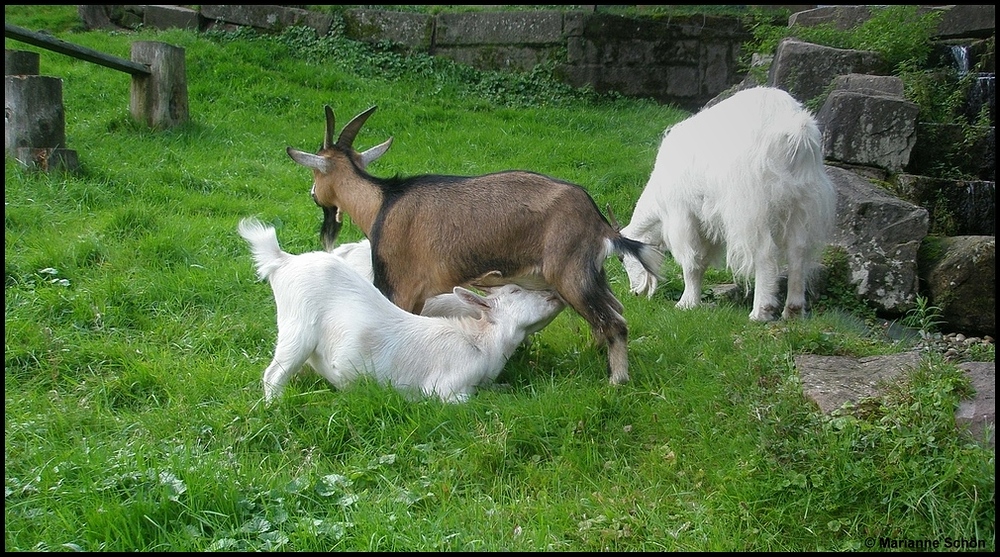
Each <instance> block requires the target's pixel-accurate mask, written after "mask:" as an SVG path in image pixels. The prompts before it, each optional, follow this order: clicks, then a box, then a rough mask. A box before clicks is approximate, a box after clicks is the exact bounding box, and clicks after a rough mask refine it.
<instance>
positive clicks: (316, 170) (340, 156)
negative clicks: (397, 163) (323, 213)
mask: <svg viewBox="0 0 1000 557" xmlns="http://www.w3.org/2000/svg"><path fill="white" fill-rule="evenodd" d="M376 108H378V107H377V106H373V107H371V108H369V109H368V110H366V111H364V112H362V113H361V114H358V115H357V116H355V117H354V118H353V119H352V120H351V121H350V122H348V123H347V125H346V126H344V129H343V130H341V132H340V136H339V137H338V138H337V142H336V143H334V141H333V132H334V129H335V127H336V126H335V120H334V117H333V109H332V108H330V106H329V105H327V106H326V107H325V109H326V133H325V134H324V135H323V146H322V147H321V148H320V150H319V151H318V152H317V153H316V154H315V155H313V154H311V153H306V152H304V151H299V150H297V149H294V148H292V147H287V148H286V149H285V150H286V151H287V152H288V156H290V157H291V158H292V160H294V161H295V162H297V163H299V164H301V165H302V166H305V167H306V168H311V169H312V170H313V185H312V191H311V192H310V193H311V195H312V198H313V201H315V202H316V204H317V205H319V206H320V207H324V208H331V209H339V207H341V201H340V195H341V193H340V192H341V191H342V188H341V184H343V183H344V182H346V181H349V180H352V179H353V178H355V177H356V176H357V174H358V172H359V171H360V172H363V171H364V170H365V169H366V168H367V167H368V165H369V164H371V163H372V161H374V160H376V159H378V158H379V157H381V156H382V155H383V154H385V152H386V151H388V150H389V146H390V145H392V138H391V137H390V138H389V139H387V140H386V141H385V142H383V143H380V144H378V145H376V146H374V147H372V148H371V149H368V150H366V151H363V152H360V153H359V152H358V151H355V150H354V138H355V137H356V136H357V135H358V131H359V130H360V129H361V126H362V125H363V124H364V123H365V121H366V120H367V119H368V117H369V116H371V114H372V113H373V112H375V109H376Z"/></svg>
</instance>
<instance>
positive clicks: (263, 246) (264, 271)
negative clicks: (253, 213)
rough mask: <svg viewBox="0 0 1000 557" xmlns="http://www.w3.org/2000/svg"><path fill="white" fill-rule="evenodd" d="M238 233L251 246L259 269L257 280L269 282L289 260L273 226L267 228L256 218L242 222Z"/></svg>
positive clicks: (251, 251)
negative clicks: (279, 243) (282, 264)
mask: <svg viewBox="0 0 1000 557" xmlns="http://www.w3.org/2000/svg"><path fill="white" fill-rule="evenodd" d="M237 232H239V234H240V236H242V237H243V239H244V240H246V241H247V243H249V244H250V253H251V254H253V260H254V264H255V266H256V267H257V278H259V279H260V280H268V279H270V277H271V275H272V274H273V273H274V271H275V270H276V269H277V268H278V267H280V266H281V263H282V262H283V261H284V260H285V259H286V258H288V256H289V255H288V254H287V253H285V252H284V251H282V249H281V246H280V245H278V235H277V234H276V233H275V231H274V227H273V226H266V225H265V224H263V223H262V222H260V221H259V220H257V219H254V218H245V219H243V220H241V221H240V224H239V226H238V227H237Z"/></svg>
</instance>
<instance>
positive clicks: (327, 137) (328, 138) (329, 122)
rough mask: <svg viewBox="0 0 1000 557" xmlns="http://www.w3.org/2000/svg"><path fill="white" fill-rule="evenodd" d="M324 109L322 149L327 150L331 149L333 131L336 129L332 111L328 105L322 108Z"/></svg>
mask: <svg viewBox="0 0 1000 557" xmlns="http://www.w3.org/2000/svg"><path fill="white" fill-rule="evenodd" d="M324 108H325V109H326V134H324V135H323V148H324V149H329V148H330V147H333V130H334V129H335V128H336V125H337V124H336V121H335V120H334V118H333V109H332V108H330V105H326V106H325V107H324Z"/></svg>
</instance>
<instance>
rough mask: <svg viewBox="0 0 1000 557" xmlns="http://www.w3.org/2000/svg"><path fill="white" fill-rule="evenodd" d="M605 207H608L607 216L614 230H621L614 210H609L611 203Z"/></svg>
mask: <svg viewBox="0 0 1000 557" xmlns="http://www.w3.org/2000/svg"><path fill="white" fill-rule="evenodd" d="M605 207H607V209H608V218H609V219H611V226H612V227H613V228H614V229H615V232H621V229H622V227H621V226H620V225H619V224H618V219H616V218H615V213H614V211H612V210H611V204H610V203H608V204H607V205H606V206H605Z"/></svg>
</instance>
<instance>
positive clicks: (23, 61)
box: [3, 49, 39, 75]
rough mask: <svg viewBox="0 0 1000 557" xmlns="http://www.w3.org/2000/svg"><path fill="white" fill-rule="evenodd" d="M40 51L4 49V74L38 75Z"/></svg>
mask: <svg viewBox="0 0 1000 557" xmlns="http://www.w3.org/2000/svg"><path fill="white" fill-rule="evenodd" d="M38 58H39V57H38V53H37V52H29V51H27V50H10V49H4V53H3V71H4V75H38Z"/></svg>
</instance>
